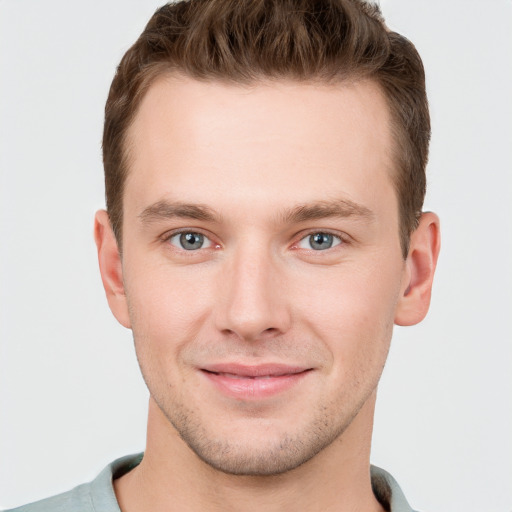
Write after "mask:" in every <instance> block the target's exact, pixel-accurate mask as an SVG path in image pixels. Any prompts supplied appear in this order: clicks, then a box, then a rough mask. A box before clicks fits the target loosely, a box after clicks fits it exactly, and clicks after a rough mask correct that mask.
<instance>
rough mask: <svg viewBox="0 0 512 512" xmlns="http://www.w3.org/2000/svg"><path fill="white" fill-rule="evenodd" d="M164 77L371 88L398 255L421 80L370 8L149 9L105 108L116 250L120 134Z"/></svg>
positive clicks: (422, 110)
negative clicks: (382, 131) (392, 193)
mask: <svg viewBox="0 0 512 512" xmlns="http://www.w3.org/2000/svg"><path fill="white" fill-rule="evenodd" d="M173 71H175V72H179V73H182V74H185V75H187V76H189V77H192V78H195V79H197V80H221V81H231V82H238V83H248V82H249V83H250V82H255V81H258V80H262V79H265V78H272V79H280V78H282V79H293V80H297V81H320V82H326V83H332V82H339V81H343V80H347V79H350V80H354V79H356V80H357V79H370V80H374V81H375V82H376V83H378V84H379V85H380V87H381V88H382V90H383V92H384V94H385V96H386V99H387V102H388V105H389V108H390V112H391V119H392V132H393V137H394V141H395V147H394V155H393V156H394V163H395V165H396V172H395V173H394V175H393V180H394V185H395V188H396V193H397V197H398V203H399V214H400V241H401V245H402V252H403V254H404V257H406V256H407V253H408V246H409V238H410V234H411V233H412V231H413V230H414V229H415V228H416V227H417V225H418V219H419V216H420V215H421V210H422V206H423V200H424V196H425V188H426V179H425V167H426V163H427V158H428V145H429V140H430V117H429V111H428V103H427V97H426V91H425V74H424V70H423V64H422V62H421V59H420V56H419V55H418V52H417V51H416V49H415V47H414V45H413V44H412V43H411V42H410V41H409V40H407V39H406V38H405V37H403V36H401V35H400V34H397V33H396V32H392V31H389V30H388V29H387V28H386V26H385V24H384V20H383V18H382V15H381V13H380V10H379V8H378V7H377V6H375V5H370V4H369V3H366V2H364V1H363V0H184V1H180V2H177V3H169V4H167V5H164V6H163V7H161V8H160V9H158V10H157V11H156V13H155V14H154V15H153V17H152V18H151V19H150V21H149V23H148V24H147V26H146V28H145V29H144V31H143V32H142V34H141V35H140V37H139V38H138V40H137V41H136V42H135V44H134V45H133V46H132V47H131V48H130V49H129V50H128V51H127V52H126V54H125V55H124V57H123V58H122V60H121V63H120V64H119V67H118V69H117V72H116V75H115V77H114V80H113V82H112V85H111V88H110V92H109V96H108V99H107V103H106V106H105V126H104V133H103V163H104V168H105V193H106V200H107V210H108V213H109V216H110V221H111V225H112V228H113V231H114V233H115V235H116V238H117V240H118V243H119V244H121V236H122V229H121V228H122V215H123V188H124V183H125V180H126V176H127V172H128V162H127V158H126V151H125V150H126V148H125V143H126V141H125V139H126V133H127V129H128V127H129V126H130V124H131V122H132V121H133V119H134V116H135V114H136V112H137V109H138V106H139V105H140V102H141V99H142V97H143V96H144V94H145V92H146V91H147V89H148V87H149V86H150V85H151V84H152V83H153V81H154V80H155V78H157V77H158V76H160V75H162V74H163V73H167V72H173Z"/></svg>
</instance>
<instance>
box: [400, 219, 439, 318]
mask: <svg viewBox="0 0 512 512" xmlns="http://www.w3.org/2000/svg"><path fill="white" fill-rule="evenodd" d="M440 246H441V234H440V229H439V218H438V217H437V215H436V214H435V213H431V212H428V213H423V214H422V216H421V218H420V222H419V225H418V227H417V228H416V230H415V231H414V232H413V233H412V235H411V240H410V245H409V254H408V256H407V260H406V262H405V270H404V280H403V283H402V288H401V293H400V297H399V300H398V304H397V308H396V312H395V324H397V325H414V324H417V323H419V322H421V321H422V320H423V319H424V318H425V316H426V314H427V311H428V308H429V306H430V297H431V293H432V281H433V279H434V272H435V269H436V264H437V257H438V255H439V249H440Z"/></svg>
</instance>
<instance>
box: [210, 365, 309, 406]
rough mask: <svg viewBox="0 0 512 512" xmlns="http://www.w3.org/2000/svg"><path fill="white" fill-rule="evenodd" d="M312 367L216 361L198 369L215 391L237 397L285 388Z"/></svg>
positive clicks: (264, 394)
mask: <svg viewBox="0 0 512 512" xmlns="http://www.w3.org/2000/svg"><path fill="white" fill-rule="evenodd" d="M312 370H313V368H307V367H302V366H289V365H283V364H263V365H254V366H251V365H241V364H216V365H209V366H207V367H205V368H201V372H202V373H203V375H204V376H205V377H206V378H207V379H208V381H209V382H210V383H211V384H213V385H214V387H215V389H216V391H220V392H221V393H222V394H223V395H227V396H229V397H232V398H237V399H239V400H254V399H264V398H269V397H272V396H275V395H278V394H281V393H284V392H285V391H289V390H290V389H291V388H292V387H294V386H296V385H298V384H299V382H300V381H301V380H302V379H304V378H305V377H306V376H307V375H308V374H310V373H311V372H312Z"/></svg>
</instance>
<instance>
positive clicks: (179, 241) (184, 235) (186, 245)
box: [169, 231, 212, 251]
mask: <svg viewBox="0 0 512 512" xmlns="http://www.w3.org/2000/svg"><path fill="white" fill-rule="evenodd" d="M169 243H170V244H171V245H174V247H177V248H178V249H184V250H185V251H197V250H198V249H207V248H208V247H211V246H212V242H211V240H210V239H209V238H207V237H205V236H204V235H203V234H202V233H196V232H194V231H182V232H181V233H176V234H175V235H173V236H171V237H170V238H169Z"/></svg>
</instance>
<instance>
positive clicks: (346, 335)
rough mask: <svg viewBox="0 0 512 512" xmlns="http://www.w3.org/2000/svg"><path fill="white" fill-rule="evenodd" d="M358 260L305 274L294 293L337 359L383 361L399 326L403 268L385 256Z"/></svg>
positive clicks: (306, 318) (305, 316)
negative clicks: (397, 316)
mask: <svg viewBox="0 0 512 512" xmlns="http://www.w3.org/2000/svg"><path fill="white" fill-rule="evenodd" d="M358 263H359V264H358V265H355V264H354V265H349V264H347V265H344V266H340V267H339V268H336V269H329V271H328V272H325V273H324V275H319V274H317V275H315V276H313V275H311V276H310V278H306V279H304V278H303V280H302V281H301V286H300V288H298V289H296V290H295V293H294V295H295V296H296V297H302V298H303V299H302V304H301V312H300V317H301V318H302V319H303V321H304V322H306V323H307V324H308V326H309V329H311V330H313V331H314V332H315V334H316V335H317V337H318V338H319V339H322V340H324V343H325V344H327V345H328V349H329V350H330V351H331V352H332V353H333V361H334V362H335V361H347V362H348V361H349V362H350V363H351V364H359V363H356V361H360V364H361V365H364V364H365V361H367V362H368V364H369V365H371V364H372V363H371V362H372V361H374V362H375V364H380V361H382V364H383V359H385V357H386V354H387V351H388V348H389V343H390V340H391V334H392V330H393V320H394V316H395V308H396V304H397V300H398V294H399V290H400V276H401V268H400V266H398V265H395V266H394V267H393V265H383V264H382V261H376V262H375V261H367V262H366V263H365V264H360V263H361V262H358ZM318 270H320V271H323V270H324V269H318Z"/></svg>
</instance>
